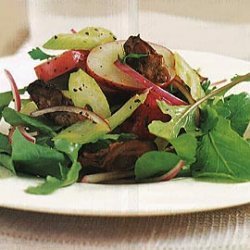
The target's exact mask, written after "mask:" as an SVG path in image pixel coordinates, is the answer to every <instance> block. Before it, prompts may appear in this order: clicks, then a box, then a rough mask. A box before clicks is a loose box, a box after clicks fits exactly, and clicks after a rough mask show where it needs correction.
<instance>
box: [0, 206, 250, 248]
mask: <svg viewBox="0 0 250 250" xmlns="http://www.w3.org/2000/svg"><path fill="white" fill-rule="evenodd" d="M0 225H1V226H0V249H13V250H15V249H25V250H26V249H27V250H29V249H32V250H36V249H61V250H64V249H237V250H238V249H242V250H247V249H250V204H249V205H244V206H238V207H234V208H228V209H222V210H216V211H210V212H201V213H192V214H183V215H175V216H160V217H142V218H112V217H110V218H108V217H77V216H62V215H51V214H42V213H34V212H25V211H16V210H11V209H5V208H1V209H0Z"/></svg>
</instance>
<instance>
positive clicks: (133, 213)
mask: <svg viewBox="0 0 250 250" xmlns="http://www.w3.org/2000/svg"><path fill="white" fill-rule="evenodd" d="M173 51H177V52H179V53H188V54H196V55H197V56H198V55H206V54H208V55H210V56H216V57H221V58H223V59H224V60H229V59H230V60H234V61H237V62H238V63H241V64H246V65H249V66H250V61H246V60H243V59H240V58H234V57H231V56H226V55H221V54H217V53H213V52H207V51H194V50H183V49H173ZM24 54H25V55H26V53H24V52H22V53H18V54H15V55H11V56H7V57H0V62H1V61H4V60H6V59H8V60H11V59H14V58H16V57H17V56H21V57H22V56H23V55H24ZM249 70H250V69H249ZM0 92H1V91H0ZM17 178H20V177H17ZM0 181H1V179H0ZM249 184H250V183H249ZM22 191H23V192H24V190H22ZM0 193H1V191H0ZM247 204H250V198H249V200H248V201H247V200H246V201H242V202H238V203H237V204H231V205H229V204H219V205H217V206H216V207H215V206H213V207H202V208H199V207H195V208H194V207H189V208H187V207H184V208H181V209H178V210H175V211H169V210H164V209H154V210H152V209H151V210H140V211H135V210H134V211H131V210H121V211H118V210H115V211H113V210H105V209H104V210H103V211H102V212H101V213H97V212H96V211H95V210H93V211H90V210H86V209H85V210H81V209H78V210H77V209H76V210H74V212H73V213H72V210H68V209H66V210H57V209H56V208H52V209H51V208H48V207H47V208H45V207H43V206H42V207H40V208H38V207H36V206H34V207H30V206H25V204H21V205H19V206H13V205H11V204H9V205H8V204H3V203H2V202H1V201H0V207H2V208H7V209H14V210H19V211H29V212H37V213H47V214H58V215H73V216H97V217H103V216H105V217H147V216H164V215H179V214H189V213H197V212H205V211H214V210H219V209H226V208H231V207H238V206H242V205H247Z"/></svg>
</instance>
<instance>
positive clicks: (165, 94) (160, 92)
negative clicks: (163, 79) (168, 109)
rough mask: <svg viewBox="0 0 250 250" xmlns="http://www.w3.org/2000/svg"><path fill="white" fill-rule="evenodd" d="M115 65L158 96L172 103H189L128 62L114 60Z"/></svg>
mask: <svg viewBox="0 0 250 250" xmlns="http://www.w3.org/2000/svg"><path fill="white" fill-rule="evenodd" d="M114 64H115V66H116V67H117V68H118V69H120V70H121V71H122V72H123V73H125V74H127V75H129V76H130V77H132V78H134V79H135V81H137V82H138V83H140V84H142V85H143V86H144V87H145V88H151V90H150V91H151V93H152V94H154V95H155V96H156V97H157V98H159V99H161V100H164V101H166V102H168V103H169V104H172V105H186V104H187V103H186V102H184V101H183V100H181V99H179V98H178V97H176V96H174V95H172V94H170V93H169V92H167V91H165V90H164V89H162V88H160V87H158V86H157V85H155V84H154V83H152V82H151V81H150V80H148V79H147V78H145V77H144V76H143V75H141V74H139V73H138V72H137V71H135V70H134V69H132V68H131V67H129V66H128V65H127V64H123V63H122V62H120V61H119V60H116V61H115V62H114Z"/></svg>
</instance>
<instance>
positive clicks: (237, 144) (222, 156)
mask: <svg viewBox="0 0 250 250" xmlns="http://www.w3.org/2000/svg"><path fill="white" fill-rule="evenodd" d="M249 155H250V145H249V143H248V142H247V141H245V140H244V139H243V138H242V137H240V136H239V135H238V134H237V133H236V132H235V131H234V130H233V129H232V128H231V127H230V121H228V120H226V119H225V118H223V117H221V116H218V121H217V123H216V124H215V127H214V128H213V129H211V130H210V131H209V132H207V133H206V134H205V135H204V136H202V138H201V142H200V145H199V147H198V150H197V162H196V164H195V165H194V166H193V167H192V173H193V176H194V177H209V178H226V179H231V180H234V181H248V180H250V167H249Z"/></svg>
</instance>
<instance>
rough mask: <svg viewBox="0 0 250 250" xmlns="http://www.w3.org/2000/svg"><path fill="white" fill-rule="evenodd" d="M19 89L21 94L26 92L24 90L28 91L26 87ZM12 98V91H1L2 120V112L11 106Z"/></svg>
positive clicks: (0, 112) (0, 116)
mask: <svg viewBox="0 0 250 250" xmlns="http://www.w3.org/2000/svg"><path fill="white" fill-rule="evenodd" d="M18 91H19V93H20V94H24V92H25V91H26V88H24V89H19V90H18ZM12 99H13V95H12V92H11V91H8V92H4V93H0V120H1V118H2V112H3V110H4V108H5V107H8V106H9V104H10V102H11V101H12Z"/></svg>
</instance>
